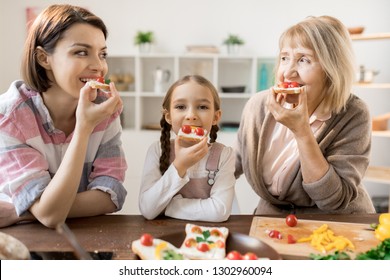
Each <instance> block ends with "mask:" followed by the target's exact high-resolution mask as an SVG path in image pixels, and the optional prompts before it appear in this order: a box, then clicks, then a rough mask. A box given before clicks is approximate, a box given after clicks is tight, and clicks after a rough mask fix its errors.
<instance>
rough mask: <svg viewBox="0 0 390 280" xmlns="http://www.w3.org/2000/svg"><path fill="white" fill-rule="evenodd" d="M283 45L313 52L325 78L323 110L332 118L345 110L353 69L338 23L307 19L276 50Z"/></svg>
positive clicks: (331, 19) (325, 18) (349, 45)
mask: <svg viewBox="0 0 390 280" xmlns="http://www.w3.org/2000/svg"><path fill="white" fill-rule="evenodd" d="M286 44H289V45H290V46H292V47H295V46H302V47H305V48H308V49H311V50H313V51H314V53H315V55H316V58H317V59H318V61H319V63H320V65H321V66H322V69H323V71H324V72H325V75H326V81H325V87H326V88H327V92H326V94H325V97H324V104H325V108H326V109H327V110H328V111H330V112H334V113H336V114H337V113H339V112H340V111H341V110H343V109H345V106H346V104H347V101H348V99H349V98H350V96H351V90H352V85H353V82H354V80H355V71H356V66H355V56H354V52H353V49H352V42H351V38H350V35H349V33H348V30H347V29H346V27H345V26H344V25H343V24H342V23H341V21H340V20H338V19H336V18H334V17H330V16H320V17H308V18H306V19H305V20H303V21H301V22H299V23H298V24H296V25H293V26H291V27H290V28H289V29H287V30H286V31H285V32H284V33H283V34H282V35H281V37H280V39H279V48H280V49H282V47H283V46H285V45H286ZM279 63H280V59H279V60H278V63H277V64H278V65H277V66H279ZM276 68H278V67H276Z"/></svg>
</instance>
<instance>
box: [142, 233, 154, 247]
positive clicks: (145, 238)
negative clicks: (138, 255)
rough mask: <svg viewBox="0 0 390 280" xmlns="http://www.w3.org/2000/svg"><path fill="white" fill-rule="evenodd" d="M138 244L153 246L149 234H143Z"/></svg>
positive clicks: (151, 237)
mask: <svg viewBox="0 0 390 280" xmlns="http://www.w3.org/2000/svg"><path fill="white" fill-rule="evenodd" d="M140 242H141V244H142V245H144V246H152V245H153V236H151V235H150V234H149V233H144V234H142V236H141V239H140Z"/></svg>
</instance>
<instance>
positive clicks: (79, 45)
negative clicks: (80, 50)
mask: <svg viewBox="0 0 390 280" xmlns="http://www.w3.org/2000/svg"><path fill="white" fill-rule="evenodd" d="M70 47H71V48H73V47H84V48H87V49H92V46H91V45H89V44H84V43H74V44H73V45H71V46H70ZM106 49H107V46H104V47H103V48H101V50H106Z"/></svg>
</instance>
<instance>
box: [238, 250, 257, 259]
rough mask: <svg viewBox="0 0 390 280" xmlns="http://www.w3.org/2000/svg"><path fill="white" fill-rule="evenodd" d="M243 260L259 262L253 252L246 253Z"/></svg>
mask: <svg viewBox="0 0 390 280" xmlns="http://www.w3.org/2000/svg"><path fill="white" fill-rule="evenodd" d="M242 259H243V260H257V259H258V257H257V256H256V254H255V253H252V252H248V253H246V254H245V255H244V256H243V257H242Z"/></svg>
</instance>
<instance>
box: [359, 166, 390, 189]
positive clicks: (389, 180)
mask: <svg viewBox="0 0 390 280" xmlns="http://www.w3.org/2000/svg"><path fill="white" fill-rule="evenodd" d="M364 179H365V180H368V181H371V182H377V183H383V184H389V186H390V167H386V166H369V167H368V169H367V172H366V175H365V176H364Z"/></svg>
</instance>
